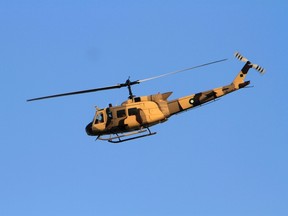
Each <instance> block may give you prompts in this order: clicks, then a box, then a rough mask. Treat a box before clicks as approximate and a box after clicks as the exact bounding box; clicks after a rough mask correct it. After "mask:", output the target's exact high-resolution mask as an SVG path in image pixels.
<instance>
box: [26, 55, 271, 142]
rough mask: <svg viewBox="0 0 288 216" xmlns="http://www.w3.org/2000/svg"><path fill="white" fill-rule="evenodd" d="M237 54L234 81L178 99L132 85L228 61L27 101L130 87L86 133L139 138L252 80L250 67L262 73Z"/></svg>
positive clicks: (99, 111) (98, 113) (108, 138)
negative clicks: (137, 89) (138, 90)
mask: <svg viewBox="0 0 288 216" xmlns="http://www.w3.org/2000/svg"><path fill="white" fill-rule="evenodd" d="M234 56H235V57H236V58H237V59H239V60H240V61H242V62H244V63H245V65H244V67H243V68H242V69H241V71H240V72H239V73H238V74H237V76H236V77H235V79H234V80H233V81H232V83H231V84H228V85H225V86H221V87H218V88H214V89H211V90H207V91H203V92H199V93H196V94H191V95H188V96H184V97H181V98H178V99H174V100H168V98H169V96H170V95H171V94H172V92H166V93H162V94H161V93H158V94H153V95H149V96H141V97H136V96H134V95H133V93H132V89H131V86H132V85H135V84H139V83H142V82H145V81H149V80H152V79H156V78H161V77H164V76H167V75H171V74H175V73H180V72H183V71H187V70H192V69H195V68H199V67H203V66H207V65H210V64H215V63H218V62H222V61H225V60H227V59H222V60H218V61H214V62H210V63H206V64H202V65H198V66H195V67H191V68H186V69H183V70H178V71H174V72H171V73H167V74H162V75H160V76H156V77H152V78H148V79H143V80H137V81H132V82H131V81H130V79H128V80H127V81H126V82H125V83H122V84H117V85H113V86H108V87H103V88H96V89H89V90H83V91H76V92H69V93H63V94H57V95H50V96H45V97H39V98H33V99H29V100H27V101H35V100H42V99H48V98H54V97H61V96H69V95H75V94H84V93H90V92H96V91H103V90H110V89H117V88H122V87H127V88H128V91H129V98H128V100H126V101H124V102H123V103H122V104H121V105H120V106H112V105H111V104H109V107H106V108H104V109H99V108H96V113H95V116H94V119H93V121H92V122H90V123H89V124H88V125H87V126H86V133H87V134H88V135H89V136H96V137H97V138H96V140H97V139H99V140H103V141H108V142H111V143H120V142H124V141H129V140H133V139H138V138H142V137H146V136H151V135H155V134H156V132H151V130H150V127H151V126H154V125H156V124H159V123H163V122H165V121H167V120H168V118H170V117H171V116H173V115H175V114H178V113H181V112H183V111H187V110H189V109H192V108H195V107H198V106H200V105H202V104H205V103H207V102H211V101H214V100H216V99H217V98H220V97H222V96H224V95H227V94H229V93H231V92H234V91H237V90H239V89H242V88H244V87H246V86H247V85H249V84H250V81H245V78H246V75H247V73H248V71H249V69H250V68H254V69H256V70H257V71H259V72H260V73H261V74H263V73H264V72H265V70H264V68H262V67H260V66H259V65H257V64H253V63H251V62H250V61H248V59H247V58H245V57H243V56H242V55H241V54H240V53H238V52H236V53H235V54H234Z"/></svg>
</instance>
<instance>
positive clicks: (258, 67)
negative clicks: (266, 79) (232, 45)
mask: <svg viewBox="0 0 288 216" xmlns="http://www.w3.org/2000/svg"><path fill="white" fill-rule="evenodd" d="M234 56H235V58H237V59H238V60H239V61H242V62H245V63H247V62H249V65H250V66H251V67H252V68H254V69H255V70H257V71H259V73H260V74H264V73H265V71H266V70H265V69H264V68H263V67H261V66H260V65H257V64H252V63H251V62H250V61H249V60H248V59H247V58H245V57H244V56H242V55H241V54H240V53H239V52H236V53H235V54H234Z"/></svg>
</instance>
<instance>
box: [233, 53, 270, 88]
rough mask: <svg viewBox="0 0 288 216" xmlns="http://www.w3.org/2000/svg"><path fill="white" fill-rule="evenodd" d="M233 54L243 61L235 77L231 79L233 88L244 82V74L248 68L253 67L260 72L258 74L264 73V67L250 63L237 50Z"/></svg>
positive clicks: (239, 86)
mask: <svg viewBox="0 0 288 216" xmlns="http://www.w3.org/2000/svg"><path fill="white" fill-rule="evenodd" d="M234 56H235V57H236V58H237V59H239V60H240V61H242V62H245V65H244V67H243V68H242V69H241V71H240V72H239V73H238V74H237V76H236V78H235V79H234V80H233V84H234V86H235V88H241V86H243V83H244V82H245V78H246V75H247V73H248V71H249V69H250V68H254V69H256V70H257V71H259V72H260V74H263V73H265V69H264V68H262V67H260V66H259V65H257V64H252V63H251V62H250V61H249V60H248V59H247V58H245V57H244V56H242V55H241V54H240V53H239V52H236V53H235V54H234Z"/></svg>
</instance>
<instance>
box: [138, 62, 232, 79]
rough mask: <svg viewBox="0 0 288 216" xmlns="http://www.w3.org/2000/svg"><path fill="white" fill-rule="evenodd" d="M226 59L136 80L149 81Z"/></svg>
mask: <svg viewBox="0 0 288 216" xmlns="http://www.w3.org/2000/svg"><path fill="white" fill-rule="evenodd" d="M226 60H228V59H221V60H218V61H213V62H209V63H206V64H201V65H197V66H194V67H190V68H185V69H182V70H177V71H173V72H170V73H166V74H162V75H159V76H155V77H150V78H147V79H142V80H138V82H139V83H141V82H146V81H150V80H153V79H158V78H161V77H165V76H169V75H172V74H176V73H181V72H184V71H188V70H193V69H196V68H200V67H204V66H207V65H211V64H216V63H219V62H222V61H226Z"/></svg>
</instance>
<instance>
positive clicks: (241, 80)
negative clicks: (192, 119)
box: [168, 52, 265, 115]
mask: <svg viewBox="0 0 288 216" xmlns="http://www.w3.org/2000/svg"><path fill="white" fill-rule="evenodd" d="M235 57H236V58H238V59H239V60H240V61H243V62H245V65H244V67H243V68H242V69H241V71H240V72H239V73H238V74H237V76H236V78H235V79H234V80H233V82H232V83H231V84H229V85H226V86H221V87H218V88H214V89H211V90H208V91H204V92H199V93H197V94H192V95H188V96H185V97H181V98H178V99H176V100H172V101H168V108H169V112H170V115H174V114H177V113H180V112H182V111H186V110H188V109H192V108H194V107H196V106H200V105H202V104H205V103H207V102H210V101H213V100H216V99H217V98H220V97H222V96H224V95H227V94H229V93H231V92H234V91H237V90H239V89H241V88H244V87H246V86H247V85H249V84H250V81H245V78H246V75H247V74H248V71H249V69H250V68H254V69H256V70H257V71H259V72H260V73H264V72H265V69H264V68H262V67H260V66H259V65H256V64H252V63H251V62H250V61H249V60H248V59H247V58H245V57H243V56H242V55H241V54H240V53H238V52H237V53H235Z"/></svg>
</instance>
